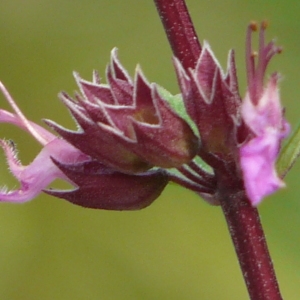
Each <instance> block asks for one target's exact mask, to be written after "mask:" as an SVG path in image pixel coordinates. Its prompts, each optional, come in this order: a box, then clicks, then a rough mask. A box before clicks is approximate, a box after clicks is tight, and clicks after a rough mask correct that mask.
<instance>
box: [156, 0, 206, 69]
mask: <svg viewBox="0 0 300 300" xmlns="http://www.w3.org/2000/svg"><path fill="white" fill-rule="evenodd" d="M154 2H155V4H156V7H157V10H158V13H159V16H160V18H161V21H162V23H163V25H164V28H165V31H166V34H167V37H168V39H169V43H170V44H171V47H172V50H173V53H174V55H175V56H176V57H177V58H178V59H179V61H180V62H181V64H182V65H183V67H184V68H185V69H186V70H187V69H188V68H194V67H195V65H196V62H197V60H198V58H199V56H200V53H201V45H200V43H199V41H198V37H197V34H196V31H195V29H194V26H193V23H192V21H191V17H190V15H189V12H188V10H187V7H186V5H185V2H184V0H154Z"/></svg>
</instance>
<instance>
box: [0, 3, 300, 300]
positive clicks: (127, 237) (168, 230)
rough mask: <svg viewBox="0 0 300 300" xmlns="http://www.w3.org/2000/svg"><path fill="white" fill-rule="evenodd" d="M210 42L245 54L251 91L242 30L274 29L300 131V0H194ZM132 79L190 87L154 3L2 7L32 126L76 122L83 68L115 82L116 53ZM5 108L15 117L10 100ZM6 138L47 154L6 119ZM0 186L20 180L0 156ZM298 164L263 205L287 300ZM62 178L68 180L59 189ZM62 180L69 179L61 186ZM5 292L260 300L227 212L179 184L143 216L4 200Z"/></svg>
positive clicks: (293, 280)
mask: <svg viewBox="0 0 300 300" xmlns="http://www.w3.org/2000/svg"><path fill="white" fill-rule="evenodd" d="M187 4H188V6H189V8H190V12H191V15H192V17H193V20H194V23H195V26H196V28H197V31H198V34H199V38H200V39H201V40H203V39H206V40H208V41H209V42H210V44H211V46H212V48H213V49H214V51H215V54H216V56H217V57H218V58H219V60H220V62H221V63H222V65H223V66H224V67H225V66H226V56H227V52H228V50H229V49H230V48H235V49H236V52H237V64H238V72H239V78H240V90H241V94H242V95H243V94H244V92H245V69H244V36H245V30H246V26H247V24H248V22H249V21H251V20H253V19H255V20H262V19H267V20H269V21H270V28H269V29H268V32H267V34H268V37H269V38H272V37H278V43H279V44H280V45H283V47H284V52H283V53H282V54H281V55H280V56H277V57H276V58H275V59H274V61H273V62H272V65H271V68H270V69H269V73H270V72H271V71H272V70H273V71H274V70H280V72H281V73H282V74H283V77H284V80H283V81H282V85H281V86H282V88H281V92H282V101H283V103H284V105H285V106H286V107H287V117H288V119H289V120H290V121H291V123H292V125H293V126H295V125H296V124H297V122H298V121H299V116H300V106H299V101H300V90H299V86H300V67H299V66H300V55H299V54H300V39H299V32H300V19H299V16H300V2H299V1H294V0H290V1H288V0H277V1H274V0H268V1H258V0H256V1H255V0H252V1H240V0H227V1H226V0H222V1H221V0H218V1H217V0H215V1H211V0H210V1H208V0H207V1H200V0H188V1H187ZM115 46H117V47H118V48H119V56H120V58H121V61H122V62H123V63H124V65H125V66H126V68H127V69H128V70H129V72H130V73H131V74H133V71H134V68H135V65H136V64H137V63H140V64H141V65H142V68H143V70H144V72H145V74H146V76H147V78H148V79H149V80H150V81H155V82H158V83H160V84H161V85H163V86H165V87H166V88H167V89H169V90H171V91H172V92H174V93H176V92H178V87H177V84H176V79H175V75H174V72H173V67H172V64H171V51H170V49H169V46H168V43H167V40H166V37H165V35H164V32H163V29H162V26H161V23H160V20H159V18H158V15H157V13H156V10H155V7H154V4H153V1H151V0H143V1H141V0H98V1H94V0H86V1H78V0H75V1H66V0H59V1H58V0H51V1H50V0H39V1H37V0H27V1H20V0H12V1H3V0H2V1H0V79H1V80H2V81H3V82H4V84H5V85H6V86H7V88H8V89H9V90H10V92H11V93H12V95H13V96H14V98H15V99H16V100H17V102H18V104H19V105H20V107H21V108H22V110H23V111H24V113H25V114H26V115H27V116H28V117H29V118H30V119H32V120H34V121H36V122H40V120H41V119H42V118H50V119H53V120H56V121H57V122H58V123H61V124H63V125H64V126H66V127H69V128H75V126H74V123H73V121H72V120H71V118H70V117H69V114H68V112H67V110H66V109H65V108H64V107H63V105H62V103H60V101H59V100H58V99H57V97H56V95H57V93H58V92H59V91H60V90H62V89H63V90H66V91H68V92H69V93H73V90H75V89H76V85H75V82H74V79H73V78H72V71H73V70H76V71H78V72H79V73H80V74H81V75H82V77H83V78H86V79H90V78H91V73H92V70H93V69H98V70H99V72H100V74H101V75H102V76H103V77H104V70H105V66H106V64H107V62H108V61H109V55H110V50H111V49H112V48H113V47H115ZM0 101H1V102H0V103H1V104H0V106H1V107H2V108H6V109H8V105H7V104H6V102H5V100H4V98H3V97H2V96H1V97H0ZM0 137H1V138H2V137H6V138H12V139H13V140H14V141H16V142H17V144H18V148H19V150H20V159H21V160H22V162H23V163H29V162H30V161H31V160H32V159H33V157H34V156H35V155H36V154H37V153H38V151H39V149H40V147H39V145H38V144H37V143H36V142H35V141H33V139H32V138H31V137H30V136H29V135H26V134H21V131H19V130H17V129H15V128H13V127H12V126H8V125H1V127H0ZM0 163H1V169H0V185H1V186H2V185H4V184H7V185H8V186H9V187H14V186H15V185H16V182H14V180H13V179H12V177H11V175H10V174H9V173H8V172H7V171H6V167H5V161H4V158H3V155H1V158H0ZM299 172H300V167H299V163H298V164H296V166H295V167H294V169H293V171H292V172H291V173H290V174H289V175H288V176H287V178H286V182H287V188H286V189H284V190H282V191H280V192H279V193H277V194H276V195H275V196H272V197H270V198H269V199H267V200H266V201H265V202H263V203H262V205H261V206H260V208H259V209H260V212H261V217H262V221H263V224H264V229H265V232H266V235H267V239H268V243H269V247H270V251H271V254H272V257H273V261H274V264H275V268H276V271H277V275H278V279H279V283H280V286H281V290H282V293H283V296H284V298H285V299H295V300H296V299H299V297H300V199H299V196H298V195H299V193H300V185H299ZM59 184H60V183H59ZM60 185H61V184H60ZM0 298H1V299H4V300H6V299H8V300H18V299H20V300H21V299H22V300H27V299H28V300H33V299H41V300H48V299H49V300H50V299H51V300H53V299H56V300H68V299H73V300H77V299H78V300H79V299H91V300H94V299H102V300H114V299H120V300H123V299H124V300H125V299H145V300H152V299H158V300H162V299H170V300H181V299H187V300H189V299H204V300H206V299H207V300H209V299H224V300H227V299H228V300H229V299H231V300H235V299H248V296H247V292H246V289H245V286H244V282H243V279H242V276H241V273H240V270H239V266H238V263H237V260H236V257H235V253H234V250H233V247H232V244H231V240H230V238H229V235H228V232H227V228H226V224H225V221H224V218H223V216H222V213H221V210H220V208H218V207H211V206H209V205H207V204H206V203H205V202H204V201H202V200H201V199H200V198H198V197H197V196H196V195H195V194H193V193H192V192H190V191H187V190H184V189H183V188H180V187H176V186H169V187H168V188H167V189H166V190H165V191H164V192H163V194H162V195H161V197H160V198H159V199H158V200H157V201H156V202H154V204H153V205H151V206H150V207H148V208H147V209H145V210H142V211H137V212H107V211H97V210H89V209H83V208H80V207H77V206H73V205H71V204H69V203H67V202H64V201H62V200H59V199H56V198H51V197H49V196H47V195H41V196H39V197H38V198H37V199H35V200H34V201H32V202H29V203H26V204H23V205H13V204H1V205H0Z"/></svg>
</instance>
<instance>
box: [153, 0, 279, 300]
mask: <svg viewBox="0 0 300 300" xmlns="http://www.w3.org/2000/svg"><path fill="white" fill-rule="evenodd" d="M154 2H155V4H156V7H157V10H158V13H159V15H160V18H161V20H162V23H163V25H164V28H165V31H166V33H167V36H168V39H169V42H170V44H171V47H172V50H173V53H174V55H175V56H176V57H177V58H178V59H179V60H180V62H181V63H182V65H183V67H184V68H185V69H188V68H194V67H195V65H196V62H197V60H198V57H199V55H200V53H201V45H200V43H199V41H198V38H197V35H196V32H195V29H194V27H193V24H192V21H191V19H190V16H189V13H188V10H187V7H186V5H185V2H184V0H154ZM201 157H202V156H201ZM219 171H220V170H219ZM223 171H225V170H223ZM222 173H224V174H223V176H217V179H219V180H218V183H217V184H218V187H217V190H218V192H217V194H218V197H217V198H218V200H219V201H220V203H221V206H222V209H223V212H224V215H225V218H226V221H227V224H228V228H229V232H230V235H231V238H232V241H233V244H234V247H235V250H236V253H237V256H238V259H239V262H240V266H241V269H242V272H243V276H244V279H245V282H246V285H247V288H248V292H249V295H250V298H251V299H252V300H281V299H282V297H281V295H280V291H279V287H278V283H277V280H276V277H275V272H274V268H273V264H272V261H271V258H270V254H269V251H268V247H267V244H266V240H265V236H264V232H263V229H262V226H261V223H260V219H259V214H258V211H257V209H256V208H254V207H252V206H251V204H250V202H249V200H248V199H247V197H246V196H245V193H244V192H243V191H242V190H243V184H242V183H241V182H235V179H234V178H233V177H232V174H227V175H226V172H222ZM222 173H221V174H222ZM221 174H219V175H221ZM224 175H225V176H224ZM235 178H236V179H237V180H238V178H239V176H238V175H236V177H235ZM232 179H233V180H232ZM175 180H177V181H178V178H175ZM181 183H182V182H181ZM183 185H184V186H186V185H185V182H184V184H183ZM237 190H239V192H236V191H237Z"/></svg>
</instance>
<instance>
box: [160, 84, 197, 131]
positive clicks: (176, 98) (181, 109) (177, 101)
mask: <svg viewBox="0 0 300 300" xmlns="http://www.w3.org/2000/svg"><path fill="white" fill-rule="evenodd" d="M157 89H158V92H159V94H160V95H161V96H162V98H163V99H164V100H166V101H167V102H168V103H169V104H170V106H171V107H172V108H173V109H174V110H175V111H176V112H177V114H178V115H179V116H180V117H181V118H183V119H184V120H185V121H186V122H187V123H188V124H189V125H190V126H191V128H192V130H193V131H194V133H195V134H196V135H198V136H199V132H198V129H197V126H196V124H195V123H194V122H193V120H192V119H191V117H190V116H189V115H188V113H187V111H186V109H185V105H184V102H183V99H182V95H181V94H177V95H172V94H171V93H170V92H169V91H167V90H166V89H165V88H163V87H161V86H157Z"/></svg>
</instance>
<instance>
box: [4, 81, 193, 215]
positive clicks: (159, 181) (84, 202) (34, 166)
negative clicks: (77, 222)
mask: <svg viewBox="0 0 300 300" xmlns="http://www.w3.org/2000/svg"><path fill="white" fill-rule="evenodd" d="M0 90H1V91H2V92H3V94H4V96H5V97H6V99H7V101H8V102H9V104H10V105H11V107H12V108H13V110H14V111H15V113H10V112H8V111H6V110H2V109H0V123H1V122H2V123H10V124H14V125H16V126H18V127H20V128H22V129H24V130H25V131H27V132H29V133H30V134H31V135H32V136H33V137H34V138H35V139H36V140H37V141H38V142H39V143H40V144H41V145H42V146H43V148H42V150H41V152H40V153H39V154H38V155H37V156H36V158H35V159H34V160H33V162H32V163H31V164H29V165H28V166H23V165H22V164H21V163H20V161H19V160H18V159H17V152H16V148H15V145H14V144H13V142H11V141H5V140H0V146H1V147H2V148H3V150H4V152H5V155H6V158H7V162H8V166H9V169H10V171H11V172H12V174H13V175H14V176H15V178H16V179H17V180H18V181H19V183H20V187H19V188H18V189H16V190H12V191H8V190H7V189H6V188H2V189H1V190H0V201H2V202H15V203H21V202H26V201H29V200H31V199H33V198H34V197H36V196H37V195H38V194H40V193H41V192H42V191H44V192H46V193H48V194H51V195H53V196H56V197H59V198H63V199H66V200H67V201H69V202H71V203H74V204H77V205H80V206H83V207H89V208H101V209H110V210H133V209H141V208H144V207H146V206H148V205H149V204H151V203H152V202H153V201H154V200H155V199H156V198H157V197H158V196H159V195H160V193H161V192H162V190H163V189H164V187H165V186H166V184H167V183H168V176H167V174H166V172H165V171H164V170H162V169H155V170H149V171H147V170H145V171H143V172H138V173H136V174H126V173H122V172H119V171H118V170H116V169H114V168H112V167H111V166H107V165H105V164H104V163H103V162H102V161H99V160H97V159H95V158H94V157H92V156H91V155H89V154H90V153H88V154H85V153H83V152H82V151H81V150H79V149H78V148H76V147H74V146H73V145H72V144H71V143H69V142H67V141H66V140H64V139H62V138H60V137H57V136H55V135H54V134H52V133H51V132H49V131H47V130H46V129H44V128H42V127H40V126H39V125H37V124H35V123H33V122H31V121H29V120H28V119H26V117H25V116H24V115H23V113H22V112H21V111H20V109H19V108H18V106H17V105H16V103H15V102H14V100H13V99H12V97H11V96H10V94H9V93H8V91H7V90H6V89H5V87H4V86H3V84H2V83H1V82H0ZM108 91H109V90H108ZM156 97H159V96H156ZM158 101H162V100H158ZM73 105H74V106H76V104H75V103H73ZM93 112H94V114H95V115H96V114H97V111H96V110H93ZM101 113H103V112H102V111H100V112H99V114H101ZM83 114H84V113H83ZM167 120H169V119H167ZM182 123H183V121H182ZM183 126H188V125H187V124H186V125H183ZM157 127H158V126H157ZM156 130H157V129H156ZM162 134H163V133H162ZM88 138H89V142H90V143H91V145H97V141H95V140H94V139H93V138H92V136H89V137H88ZM115 147H116V148H118V145H115ZM87 148H88V149H89V147H87ZM84 149H85V148H84ZM118 149H119V148H118ZM103 151H104V152H105V151H106V152H108V153H109V151H110V148H108V149H105V148H103ZM129 153H131V152H129ZM123 154H124V153H123ZM107 155H108V154H106V156H107ZM134 155H135V154H134ZM138 159H139V160H140V161H141V162H142V163H143V164H144V165H150V164H149V163H148V162H144V161H143V160H142V159H141V158H140V157H138ZM148 168H149V167H148ZM57 178H60V179H63V180H65V181H68V182H69V183H71V184H72V185H73V186H74V189H71V190H67V191H60V190H52V189H50V190H49V189H46V188H47V186H48V185H49V184H50V183H51V182H53V181H54V180H55V179H57Z"/></svg>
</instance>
